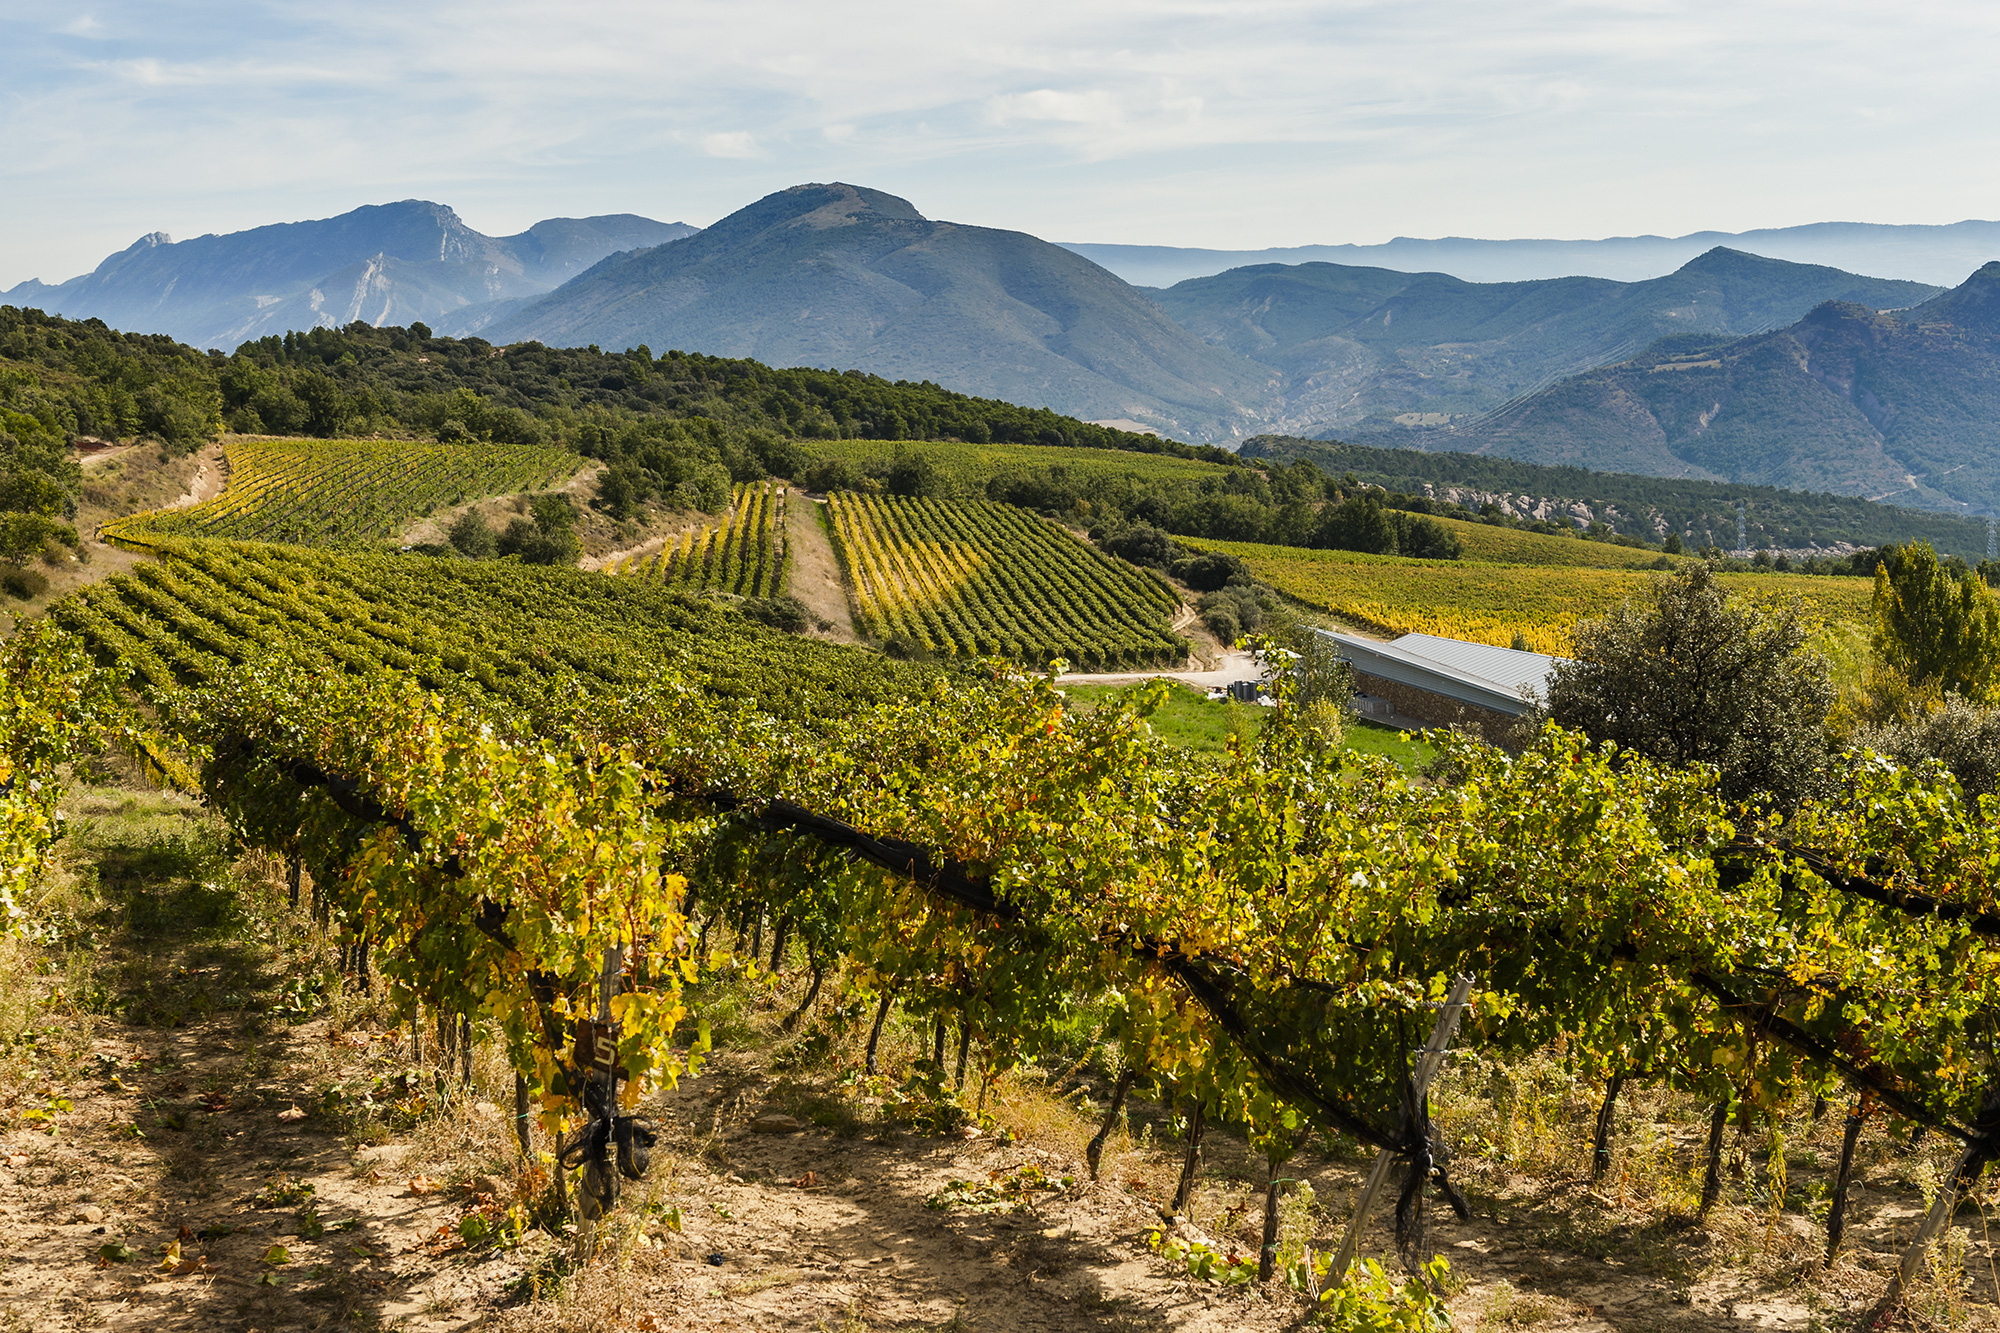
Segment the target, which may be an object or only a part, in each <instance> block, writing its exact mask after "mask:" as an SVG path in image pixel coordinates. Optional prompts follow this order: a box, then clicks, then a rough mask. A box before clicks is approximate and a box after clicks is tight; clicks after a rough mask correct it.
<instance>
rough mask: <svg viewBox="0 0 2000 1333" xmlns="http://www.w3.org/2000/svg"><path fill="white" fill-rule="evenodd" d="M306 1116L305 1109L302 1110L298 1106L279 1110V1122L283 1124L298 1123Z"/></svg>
mask: <svg viewBox="0 0 2000 1333" xmlns="http://www.w3.org/2000/svg"><path fill="white" fill-rule="evenodd" d="M305 1118H306V1113H305V1112H304V1111H301V1110H300V1109H299V1108H298V1107H296V1106H293V1107H288V1108H287V1109H285V1110H283V1111H280V1112H278V1123H279V1124H281V1125H293V1124H297V1123H298V1122H299V1121H301V1120H303V1119H305Z"/></svg>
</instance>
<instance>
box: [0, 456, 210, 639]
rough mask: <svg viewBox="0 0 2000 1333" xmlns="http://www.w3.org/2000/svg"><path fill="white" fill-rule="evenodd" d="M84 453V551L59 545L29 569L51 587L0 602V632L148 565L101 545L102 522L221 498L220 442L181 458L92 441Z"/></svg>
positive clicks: (79, 521)
mask: <svg viewBox="0 0 2000 1333" xmlns="http://www.w3.org/2000/svg"><path fill="white" fill-rule="evenodd" d="M78 455H79V461H81V462H82V464H83V490H82V492H81V493H80V494H79V496H78V499H77V510H76V531H77V535H78V536H79V537H81V538H82V545H81V547H80V548H79V549H78V550H77V551H75V552H70V551H69V550H68V549H67V548H53V547H52V548H51V549H50V551H49V552H48V553H47V554H45V555H44V556H43V557H42V559H40V560H38V561H36V562H35V563H33V564H32V565H30V566H29V568H30V569H31V570H33V571H34V572H36V573H38V574H40V575H41V576H42V577H44V578H46V579H47V580H48V585H49V586H48V588H47V590H46V591H44V592H41V593H38V594H37V595H35V596H34V597H31V598H16V597H11V596H10V597H5V598H0V633H12V632H13V630H14V628H15V627H16V626H17V625H19V624H22V623H24V622H26V621H29V620H33V619H34V618H35V617H37V616H39V615H41V613H42V612H44V611H46V610H48V608H49V607H50V606H51V605H53V604H54V603H55V602H57V601H59V600H61V599H62V598H63V597H65V596H67V595H68V594H70V593H72V592H74V591H76V590H77V589H78V588H81V587H83V586H85V585H86V584H90V583H96V582H98V581H99V580H101V579H107V578H110V577H111V576H112V575H114V574H122V573H124V572H125V571H127V570H129V569H131V568H132V567H133V566H134V565H136V564H138V563H140V562H141V561H142V560H144V559H146V557H145V556H142V555H139V554H137V553H135V552H132V551H127V550H124V549H122V548H120V547H116V546H111V545H109V544H107V543H105V542H103V541H101V540H99V539H98V537H97V529H98V526H99V525H100V524H103V523H105V522H108V521H109V520H111V519H114V518H123V517H124V516H125V515H127V514H133V513H137V512H139V511H140V510H142V509H157V508H163V507H172V508H182V507H185V506H186V505H189V504H199V503H201V502H202V501H204V500H208V499H212V498H214V496H215V495H217V494H219V493H220V492H221V489H222V485H223V481H224V473H223V460H222V444H221V442H219V441H218V442H217V443H215V444H211V445H207V446H205V447H204V448H202V449H200V450H197V451H196V452H194V453H192V454H183V455H179V456H164V455H163V454H162V451H161V450H160V449H159V447H158V446H156V445H152V444H120V445H113V444H106V443H105V442H103V441H91V442H89V445H88V447H85V448H82V449H79V450H78Z"/></svg>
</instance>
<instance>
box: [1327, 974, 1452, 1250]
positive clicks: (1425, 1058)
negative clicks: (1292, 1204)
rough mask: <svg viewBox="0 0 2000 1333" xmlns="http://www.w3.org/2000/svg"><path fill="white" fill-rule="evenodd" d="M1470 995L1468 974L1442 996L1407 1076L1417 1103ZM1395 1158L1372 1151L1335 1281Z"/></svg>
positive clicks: (1356, 1244) (1440, 1064)
mask: <svg viewBox="0 0 2000 1333" xmlns="http://www.w3.org/2000/svg"><path fill="white" fill-rule="evenodd" d="M1471 998H1472V978H1471V977H1459V978H1457V979H1456V980H1454V981H1453V982H1452V983H1451V994H1450V995H1449V996H1448V997H1446V999H1445V1002H1444V1009H1443V1011H1442V1012H1440V1013H1439V1014H1438V1021H1437V1026H1436V1027H1434V1028H1432V1029H1431V1039H1430V1040H1429V1041H1428V1042H1426V1043H1424V1049H1423V1050H1422V1051H1421V1052H1420V1053H1419V1054H1418V1056H1417V1068H1416V1072H1415V1073H1414V1074H1413V1075H1412V1076H1411V1077H1412V1082H1414V1083H1415V1085H1416V1098H1417V1103H1418V1104H1419V1105H1421V1104H1422V1103H1423V1100H1424V1098H1426V1097H1428V1096H1429V1095H1430V1090H1431V1080H1432V1079H1434V1078H1436V1077H1437V1072H1438V1070H1439V1069H1440V1068H1441V1067H1443V1065H1444V1055H1445V1052H1446V1051H1447V1050H1449V1049H1450V1048H1451V1039H1452V1037H1453V1036H1454V1035H1455V1034H1456V1033H1457V1032H1458V1020H1459V1016H1460V1015H1461V1014H1463V1013H1464V1012H1465V1006H1466V1004H1467V1003H1468V1002H1469V1001H1470V1000H1471ZM1395 1161H1396V1154H1395V1153H1394V1152H1392V1151H1390V1150H1389V1149H1387V1148H1384V1149H1383V1150H1382V1151H1381V1152H1379V1153H1376V1154H1375V1165H1374V1167H1373V1168H1372V1169H1371V1170H1370V1171H1369V1172H1368V1181H1367V1183H1366V1184H1364V1185H1363V1186H1362V1187H1361V1197H1360V1199H1358V1200H1357V1201H1356V1202H1355V1205H1354V1220H1353V1221H1351V1222H1349V1223H1348V1224H1347V1235H1346V1236H1344V1237H1342V1238H1341V1242H1340V1252H1339V1253H1338V1254H1336V1255H1335V1256H1334V1259H1333V1268H1332V1269H1331V1270H1330V1274H1331V1276H1332V1278H1333V1280H1334V1281H1335V1282H1345V1281H1346V1280H1347V1269H1348V1267H1349V1265H1351V1264H1352V1263H1353V1262H1354V1252H1355V1250H1356V1249H1357V1248H1358V1247H1359V1246H1360V1244H1361V1228H1363V1227H1365V1226H1367V1225H1368V1214H1369V1213H1370V1212H1372V1211H1373V1210H1374V1208H1375V1196H1376V1195H1377V1194H1380V1193H1381V1192H1382V1185H1383V1183H1384V1182H1385V1181H1387V1180H1388V1179H1389V1168H1390V1167H1391V1166H1392V1165H1394V1163H1395Z"/></svg>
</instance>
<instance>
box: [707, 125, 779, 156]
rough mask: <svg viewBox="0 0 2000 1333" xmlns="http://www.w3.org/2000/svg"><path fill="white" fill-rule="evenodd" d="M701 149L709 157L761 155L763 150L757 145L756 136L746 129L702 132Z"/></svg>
mask: <svg viewBox="0 0 2000 1333" xmlns="http://www.w3.org/2000/svg"><path fill="white" fill-rule="evenodd" d="M701 151H702V152H704V153H707V154H708V155H709V156H710V157H763V156H764V155H765V154H764V151H763V150H762V149H761V148H759V147H758V146H757V136H756V135H754V134H752V133H750V132H749V131H748V130H731V131H730V132H728V133H726V134H704V135H702V136H701Z"/></svg>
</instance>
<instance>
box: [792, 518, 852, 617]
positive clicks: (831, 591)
mask: <svg viewBox="0 0 2000 1333" xmlns="http://www.w3.org/2000/svg"><path fill="white" fill-rule="evenodd" d="M825 504H826V501H825V500H824V499H816V498H814V497H812V496H809V495H807V494H806V493H805V492H804V491H801V490H794V491H793V492H792V494H791V497H790V502H789V503H788V504H787V505H786V506H785V538H786V540H787V541H788V542H790V543H791V556H792V570H791V574H790V575H789V578H790V584H789V586H788V587H787V588H786V591H787V592H788V593H790V594H791V595H792V596H793V597H796V598H798V599H799V601H801V602H803V603H804V604H805V608H806V610H807V611H810V612H811V613H812V615H813V619H814V623H815V624H816V625H820V624H824V625H828V626H831V628H829V629H817V630H815V631H814V632H815V633H816V634H817V635H819V636H820V637H822V638H830V639H834V640H837V641H839V642H841V643H860V642H861V633H860V631H859V630H857V629H856V628H855V625H854V611H853V607H852V605H851V603H849V601H848V599H847V583H846V581H845V580H844V579H842V578H841V575H840V559H839V557H838V556H836V555H835V554H834V550H833V538H831V537H830V536H828V535H827V531H826V522H825V519H824V517H823V515H822V513H821V511H822V509H823V508H824V507H825Z"/></svg>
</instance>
